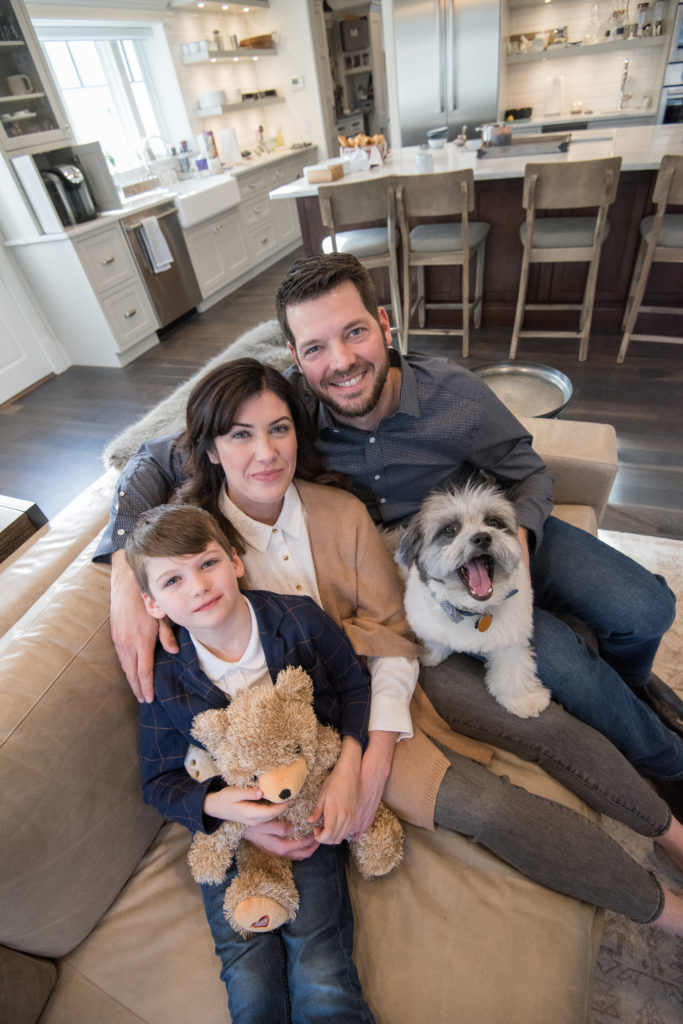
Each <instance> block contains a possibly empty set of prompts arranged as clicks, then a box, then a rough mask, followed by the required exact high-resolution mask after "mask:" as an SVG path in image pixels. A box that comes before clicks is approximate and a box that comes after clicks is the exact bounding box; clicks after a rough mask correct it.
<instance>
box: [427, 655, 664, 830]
mask: <svg viewBox="0 0 683 1024" xmlns="http://www.w3.org/2000/svg"><path fill="white" fill-rule="evenodd" d="M420 682H421V684H422V686H423V688H424V690H425V693H426V694H427V696H428V697H429V699H430V700H431V702H432V704H433V705H434V707H435V708H436V710H437V711H438V712H439V714H440V715H441V717H442V718H443V719H444V720H445V721H446V722H448V724H449V725H450V726H451V728H452V729H453V730H455V731H456V732H461V733H464V734H465V735H467V736H472V737H474V738H475V739H479V740H482V741H483V742H485V743H492V744H494V745H495V746H498V747H501V748H503V749H504V750H509V751H511V752H512V753H514V754H517V755H518V756H519V757H521V758H523V759H524V760H525V761H533V762H535V763H536V764H538V765H540V766H541V768H543V769H544V770H545V771H546V772H547V773H548V774H549V775H551V776H552V777H553V778H555V779H557V780H558V782H561V783H562V784H563V785H564V786H566V787H567V789H570V790H571V791H572V792H573V793H576V795H577V796H579V797H580V798H581V799H582V800H584V801H585V803H587V804H588V805H589V806H590V807H592V808H594V810H596V811H599V812H600V813H601V814H606V815H608V816H609V817H611V818H615V819H616V820H617V821H621V822H623V823H624V824H625V825H628V826H629V828H632V829H634V831H636V832H639V833H640V834H641V835H646V836H660V835H662V834H663V833H664V832H665V831H666V830H667V828H668V826H669V822H670V819H671V814H670V811H669V809H668V807H667V806H666V804H665V803H664V801H663V800H661V799H660V798H659V797H658V796H657V794H656V793H655V792H654V791H653V790H652V788H651V786H650V785H649V784H648V783H647V782H646V781H645V780H644V779H643V778H641V776H640V775H638V773H637V772H636V771H635V770H634V768H632V766H631V765H630V764H629V762H628V761H627V760H626V759H625V758H624V757H623V756H622V755H621V754H620V753H619V751H618V750H617V749H616V747H614V746H613V745H612V744H611V743H610V742H609V740H608V739H606V738H605V737H604V736H603V735H602V733H600V732H598V731H597V730H596V729H592V728H591V727H590V726H589V725H586V724H585V722H580V721H579V720H578V719H577V718H574V717H573V716H572V715H570V714H568V712H566V711H564V710H563V709H562V708H561V707H560V706H559V705H558V704H556V703H554V702H551V703H550V705H549V706H548V707H547V708H546V710H545V711H543V712H542V714H541V715H539V717H538V718H517V717H516V716H515V715H512V714H510V712H509V711H506V710H505V708H503V707H501V705H500V704H498V702H497V701H495V700H494V699H493V697H491V696H490V694H489V693H488V691H487V689H486V687H485V685H484V680H483V673H482V671H481V666H480V665H479V664H478V663H477V662H475V661H474V659H472V658H467V657H465V656H463V655H453V656H451V657H450V658H448V659H447V660H446V661H444V662H442V663H441V664H440V665H436V666H435V667H433V668H423V669H422V671H421V675H420Z"/></svg>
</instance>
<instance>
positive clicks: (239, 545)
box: [176, 358, 341, 553]
mask: <svg viewBox="0 0 683 1024" xmlns="http://www.w3.org/2000/svg"><path fill="white" fill-rule="evenodd" d="M261 391H272V393H273V394H274V395H277V397H278V398H280V399H281V400H282V401H283V402H284V403H285V405H286V406H287V408H288V409H289V413H290V415H291V417H292V421H293V423H294V429H295V432H296V438H297V460H296V474H295V475H296V476H299V477H301V478H302V479H303V480H311V481H314V482H317V483H332V484H337V485H339V484H340V483H341V477H340V476H339V475H338V474H334V473H328V472H326V470H325V467H324V464H323V462H322V460H321V458H320V456H319V455H318V453H317V451H316V449H315V445H314V440H315V427H314V425H313V422H312V420H311V417H310V416H309V414H308V411H307V409H306V407H305V406H304V404H303V403H302V402H301V400H300V399H299V397H298V396H297V394H296V392H295V391H294V389H293V387H292V385H291V384H290V383H289V381H288V380H287V379H286V378H285V377H283V376H282V374H281V373H280V372H279V371H278V370H276V369H275V368H274V367H272V366H268V365H266V364H264V363H260V362H259V361H258V360H257V359H250V358H244V359H233V360H231V361H230V362H227V363H223V364H222V365H221V366H219V367H217V368H216V369H214V370H210V371H209V372H208V373H207V374H205V376H204V377H202V379H201V380H200V381H198V382H197V384H195V386H194V388H193V389H192V391H191V393H190V397H189V398H188V400H187V411H186V417H185V430H184V431H183V433H182V434H181V435H180V437H179V438H178V440H177V442H176V445H177V449H178V451H179V453H180V455H181V458H182V464H183V470H184V472H185V475H186V477H187V480H186V481H185V483H183V484H181V486H180V487H179V488H178V491H177V493H176V498H177V500H179V501H182V502H185V503H186V504H190V505H199V507H200V508H204V509H206V510H207V512H211V514H212V515H213V516H215V518H216V519H217V520H218V522H219V523H220V525H221V528H222V529H223V531H224V532H225V533H226V535H227V537H228V538H229V539H230V540H231V542H232V543H233V545H234V546H235V548H236V549H237V550H238V552H240V553H242V552H243V551H244V543H243V542H242V540H241V538H240V537H239V535H238V534H237V532H236V530H235V529H234V527H233V526H232V525H231V524H230V523H229V522H228V520H227V519H226V518H225V516H224V515H223V513H222V512H221V509H220V497H221V492H222V490H223V487H224V485H225V473H224V471H223V467H222V466H221V465H220V463H214V462H211V460H210V459H209V452H210V451H213V449H214V443H215V439H216V438H217V437H220V436H221V435H222V434H227V433H228V431H229V430H230V428H231V427H232V425H233V423H234V422H235V419H236V418H237V413H238V410H239V408H240V406H241V405H242V404H243V403H244V402H246V401H247V399H249V398H252V397H253V396H254V395H257V394H259V393H260V392H261Z"/></svg>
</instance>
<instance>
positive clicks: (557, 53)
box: [505, 36, 668, 64]
mask: <svg viewBox="0 0 683 1024" xmlns="http://www.w3.org/2000/svg"><path fill="white" fill-rule="evenodd" d="M667 42H668V36H648V37H647V38H645V39H637V38H636V39H613V40H611V41H610V42H607V43H589V44H584V43H574V44H573V45H572V44H570V45H569V46H549V47H548V49H547V50H539V51H536V50H534V51H533V52H530V53H512V54H510V56H509V57H506V58H505V59H506V62H507V63H508V64H531V63H533V62H534V61H539V60H555V59H556V58H558V57H559V58H562V57H583V56H584V55H586V54H595V53H608V52H612V51H616V50H634V49H640V48H641V47H648V46H664V44H665V43H667Z"/></svg>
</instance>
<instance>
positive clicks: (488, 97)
mask: <svg viewBox="0 0 683 1024" xmlns="http://www.w3.org/2000/svg"><path fill="white" fill-rule="evenodd" d="M382 9H383V20H384V32H385V46H386V49H387V69H388V71H390V69H391V68H392V67H393V69H394V74H393V75H392V74H391V73H389V79H390V81H389V91H390V109H391V110H392V116H393V119H394V120H395V118H396V117H398V121H399V124H400V131H401V144H402V145H403V146H415V145H420V144H422V143H423V142H425V134H426V132H427V131H429V130H430V129H432V128H440V127H442V126H443V125H448V138H449V139H454V138H455V136H456V135H457V134H458V133H459V131H460V129H461V127H462V125H463V124H466V125H467V126H468V135H469V137H470V138H474V137H476V136H475V131H474V129H475V127H476V126H477V125H481V124H484V123H486V122H489V121H495V120H497V116H498V82H499V75H500V59H501V55H500V37H501V30H500V19H501V3H500V0H383V5H382ZM392 93H393V95H392ZM392 99H393V103H392V102H391V100H392ZM392 108H393V109H392ZM392 143H393V145H394V146H396V145H397V133H396V132H395V130H394V122H393V121H392Z"/></svg>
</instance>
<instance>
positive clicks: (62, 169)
mask: <svg viewBox="0 0 683 1024" xmlns="http://www.w3.org/2000/svg"><path fill="white" fill-rule="evenodd" d="M40 173H41V176H42V178H43V181H44V183H45V188H46V189H47V192H48V195H49V196H50V199H51V201H52V205H53V206H54V208H55V210H56V211H57V215H58V216H59V219H60V220H61V222H62V224H63V225H64V227H69V225H71V224H82V223H83V221H86V220H93V219H94V218H95V217H96V216H97V210H96V209H95V204H94V203H93V200H92V196H91V195H90V191H89V189H88V185H87V183H86V180H85V178H84V176H83V172H82V171H81V169H80V167H77V166H76V165H75V164H67V163H63V164H62V163H60V164H53V165H52V166H51V167H50V168H45V169H43V170H41V172H40Z"/></svg>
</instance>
